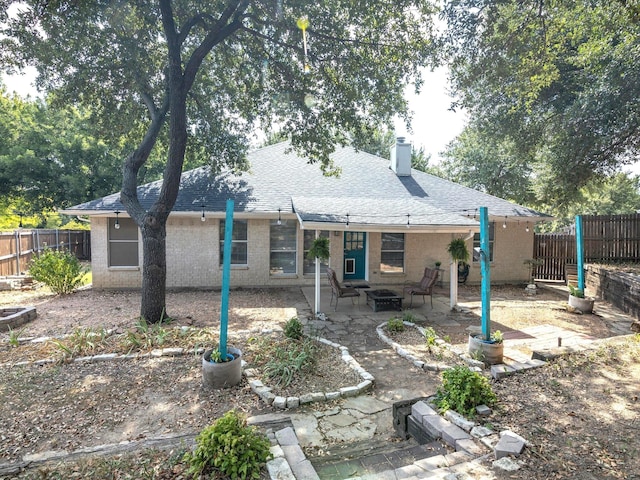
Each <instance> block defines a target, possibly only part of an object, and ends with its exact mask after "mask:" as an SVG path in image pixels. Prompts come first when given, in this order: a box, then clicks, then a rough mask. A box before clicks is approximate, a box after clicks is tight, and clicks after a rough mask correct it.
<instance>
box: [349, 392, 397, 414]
mask: <svg viewBox="0 0 640 480" xmlns="http://www.w3.org/2000/svg"><path fill="white" fill-rule="evenodd" d="M343 408H350V409H354V410H358V411H359V412H362V413H366V414H367V415H371V414H374V413H378V412H382V411H383V410H386V409H387V408H389V405H388V404H386V403H384V402H381V401H380V400H377V399H375V398H374V397H371V396H369V395H361V396H359V397H355V398H348V399H347V400H346V401H345V402H344V405H343Z"/></svg>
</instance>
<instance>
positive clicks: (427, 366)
mask: <svg viewBox="0 0 640 480" xmlns="http://www.w3.org/2000/svg"><path fill="white" fill-rule="evenodd" d="M402 323H403V324H404V325H405V326H407V327H411V328H415V329H417V330H418V331H419V332H420V333H421V334H422V335H423V336H425V329H424V328H422V327H421V326H420V325H416V324H415V323H413V322H407V321H403V322H402ZM385 325H386V322H383V323H381V324H380V325H378V326H377V327H376V333H377V334H378V337H379V338H380V340H382V341H383V342H384V343H386V344H387V345H389V346H390V347H391V348H393V349H394V350H395V352H396V353H397V354H398V355H400V356H401V357H402V358H404V359H406V360H408V361H410V362H412V363H413V365H414V366H416V367H418V368H421V369H422V370H425V371H431V372H442V371H444V370H449V369H451V368H453V367H452V366H451V365H447V364H444V363H428V362H423V361H422V360H420V359H419V358H418V357H416V356H415V355H413V354H411V353H409V352H408V351H406V350H405V349H404V348H403V347H402V345H400V344H399V343H396V342H394V341H393V340H392V339H390V338H389V337H388V336H387V335H386V334H385V332H384V326H385ZM436 344H437V345H438V346H439V347H442V348H446V349H447V350H449V351H451V352H453V353H455V354H456V355H458V357H460V359H461V360H462V361H464V362H465V363H466V364H467V365H469V367H470V368H471V370H475V371H480V370H482V368H484V363H482V362H480V361H478V360H475V359H473V358H471V357H469V355H467V354H466V352H459V351H456V349H455V348H454V347H453V345H451V344H449V343H447V342H445V341H444V340H443V339H441V338H440V337H436Z"/></svg>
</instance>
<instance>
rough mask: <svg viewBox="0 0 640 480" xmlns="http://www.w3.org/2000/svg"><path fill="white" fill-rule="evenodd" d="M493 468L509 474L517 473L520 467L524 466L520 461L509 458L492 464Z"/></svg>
mask: <svg viewBox="0 0 640 480" xmlns="http://www.w3.org/2000/svg"><path fill="white" fill-rule="evenodd" d="M492 466H493V467H494V468H499V469H501V470H505V471H507V472H515V471H516V470H519V469H520V467H521V466H522V464H521V463H520V462H518V461H515V460H512V459H511V458H509V457H503V458H501V459H499V460H495V461H494V462H493V463H492Z"/></svg>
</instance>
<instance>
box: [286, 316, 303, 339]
mask: <svg viewBox="0 0 640 480" xmlns="http://www.w3.org/2000/svg"><path fill="white" fill-rule="evenodd" d="M284 336H285V337H287V338H293V339H294V340H299V339H301V338H302V323H301V322H300V320H298V318H297V317H291V318H290V319H289V320H288V321H287V323H285V325H284Z"/></svg>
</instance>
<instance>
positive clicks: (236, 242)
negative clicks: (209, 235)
mask: <svg viewBox="0 0 640 480" xmlns="http://www.w3.org/2000/svg"><path fill="white" fill-rule="evenodd" d="M225 221H226V220H225V219H221V220H220V224H219V225H218V238H219V240H220V249H219V252H220V266H222V262H223V260H224V258H223V255H224V235H223V234H222V228H223V227H222V226H223V225H224V224H225ZM240 223H242V224H244V225H246V228H245V232H246V234H247V237H246V238H244V239H237V238H232V239H231V252H232V255H231V265H232V266H234V267H246V266H248V265H249V222H248V220H238V219H234V220H233V236H235V234H236V232H238V231H239V230H238V229H236V226H237V225H238V224H240ZM240 244H244V245H245V259H244V260H245V261H244V262H243V263H233V246H234V245H240Z"/></svg>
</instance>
